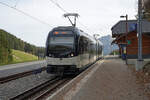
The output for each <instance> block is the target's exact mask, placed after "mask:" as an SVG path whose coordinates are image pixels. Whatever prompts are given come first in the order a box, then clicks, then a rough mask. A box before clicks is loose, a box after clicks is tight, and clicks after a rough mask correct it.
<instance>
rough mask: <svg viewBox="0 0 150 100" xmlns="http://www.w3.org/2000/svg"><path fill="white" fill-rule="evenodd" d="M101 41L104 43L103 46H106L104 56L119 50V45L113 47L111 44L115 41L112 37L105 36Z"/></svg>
mask: <svg viewBox="0 0 150 100" xmlns="http://www.w3.org/2000/svg"><path fill="white" fill-rule="evenodd" d="M99 40H100V41H101V42H102V43H103V46H104V48H103V54H104V55H108V54H110V53H111V52H112V51H114V50H117V49H118V46H117V45H111V42H112V41H113V38H112V37H111V35H107V36H103V37H101V38H99Z"/></svg>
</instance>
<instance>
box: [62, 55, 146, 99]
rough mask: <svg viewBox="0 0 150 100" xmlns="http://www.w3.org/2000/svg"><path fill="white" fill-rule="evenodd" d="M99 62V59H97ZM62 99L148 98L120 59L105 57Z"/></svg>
mask: <svg viewBox="0 0 150 100" xmlns="http://www.w3.org/2000/svg"><path fill="white" fill-rule="evenodd" d="M99 62H100V61H99ZM62 100H149V99H148V97H147V96H146V95H145V94H144V90H142V89H141V85H140V84H138V83H137V79H136V76H135V75H134V74H133V72H132V70H131V69H130V68H129V67H128V66H126V65H125V63H124V62H123V61H122V60H121V59H118V58H117V59H105V60H104V62H103V63H102V64H98V65H97V66H96V67H94V68H93V72H91V73H90V75H88V77H85V78H84V79H82V80H81V81H80V82H79V83H78V84H77V85H76V86H75V87H73V88H72V89H71V90H70V91H68V93H66V94H65V95H64V96H63V99H62Z"/></svg>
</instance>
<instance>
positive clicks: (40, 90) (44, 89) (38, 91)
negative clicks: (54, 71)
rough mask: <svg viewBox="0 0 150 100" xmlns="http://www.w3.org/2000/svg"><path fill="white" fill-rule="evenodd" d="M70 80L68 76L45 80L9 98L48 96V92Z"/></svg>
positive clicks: (26, 99) (21, 99)
mask: <svg viewBox="0 0 150 100" xmlns="http://www.w3.org/2000/svg"><path fill="white" fill-rule="evenodd" d="M70 80H71V79H68V78H67V79H62V78H60V77H57V78H54V79H51V80H49V81H46V82H44V83H42V84H40V85H38V86H36V87H34V88H31V89H29V90H27V91H25V92H23V93H21V94H19V95H17V96H15V97H13V98H10V100H28V99H29V100H41V99H43V98H46V97H48V96H50V94H52V93H53V92H55V91H56V90H57V89H59V88H60V87H61V86H63V85H64V84H65V83H67V82H68V81H70Z"/></svg>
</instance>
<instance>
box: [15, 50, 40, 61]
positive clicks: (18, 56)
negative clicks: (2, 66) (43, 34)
mask: <svg viewBox="0 0 150 100" xmlns="http://www.w3.org/2000/svg"><path fill="white" fill-rule="evenodd" d="M12 54H13V62H12V63H21V62H29V61H36V60H38V57H37V56H34V55H32V54H29V53H25V52H23V51H19V50H12Z"/></svg>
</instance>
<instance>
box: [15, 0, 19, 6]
mask: <svg viewBox="0 0 150 100" xmlns="http://www.w3.org/2000/svg"><path fill="white" fill-rule="evenodd" d="M19 1H20V0H17V1H16V3H15V6H14V7H15V8H16V7H17V5H18V3H19Z"/></svg>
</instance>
